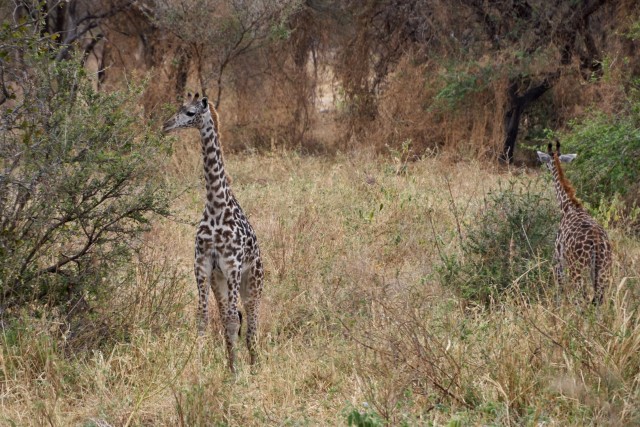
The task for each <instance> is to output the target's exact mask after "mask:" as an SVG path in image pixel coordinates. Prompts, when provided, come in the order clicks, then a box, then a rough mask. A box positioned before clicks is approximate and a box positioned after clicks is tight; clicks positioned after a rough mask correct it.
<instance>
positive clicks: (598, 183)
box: [564, 112, 640, 207]
mask: <svg viewBox="0 0 640 427" xmlns="http://www.w3.org/2000/svg"><path fill="white" fill-rule="evenodd" d="M564 142H565V143H566V144H565V148H564V152H565V153H569V152H572V153H573V152H575V153H577V154H578V157H576V160H575V161H574V162H573V163H572V166H571V167H570V168H567V175H568V176H569V178H570V179H571V181H572V182H573V184H574V186H575V187H576V189H577V191H578V194H579V195H580V198H582V199H583V200H585V201H587V202H589V203H590V204H591V205H593V206H598V205H600V203H601V202H602V201H604V200H612V199H614V198H615V196H616V194H618V195H620V196H621V197H622V199H623V200H624V201H625V202H626V203H627V206H628V207H632V206H633V205H636V206H637V205H639V204H640V203H639V202H640V186H639V184H638V183H640V167H638V163H639V162H640V126H638V121H637V119H634V117H633V116H624V115H622V116H619V117H612V116H608V115H605V114H604V113H600V112H596V113H594V114H592V115H591V116H590V117H588V118H586V119H584V120H582V121H579V122H573V123H572V124H571V132H570V133H569V134H568V135H566V136H565V138H564Z"/></svg>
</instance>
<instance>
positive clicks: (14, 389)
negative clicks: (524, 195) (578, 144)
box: [0, 143, 640, 426]
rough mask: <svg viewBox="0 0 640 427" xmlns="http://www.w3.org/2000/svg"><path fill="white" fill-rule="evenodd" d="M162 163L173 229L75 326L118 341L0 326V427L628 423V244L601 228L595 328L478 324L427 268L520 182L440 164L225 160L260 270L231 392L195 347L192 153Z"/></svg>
mask: <svg viewBox="0 0 640 427" xmlns="http://www.w3.org/2000/svg"><path fill="white" fill-rule="evenodd" d="M180 144H182V145H180ZM175 153H176V154H175V157H174V163H173V165H172V166H171V169H172V171H171V173H170V174H169V175H168V177H167V179H169V180H173V181H174V182H175V184H176V185H182V186H184V187H185V188H187V191H185V192H184V193H183V194H182V196H181V197H180V199H179V200H177V201H176V203H175V206H174V211H175V212H176V220H175V221H158V223H156V224H155V225H154V227H153V232H152V233H149V235H148V236H147V237H146V241H145V242H144V248H143V250H142V251H141V255H140V259H139V260H138V264H137V265H136V270H135V274H133V275H131V276H127V280H126V281H125V282H123V284H122V286H121V289H122V293H121V294H119V295H110V296H105V301H106V302H107V303H105V305H104V307H103V308H102V309H101V312H99V313H95V314H96V316H120V317H122V318H123V319H128V321H127V322H128V323H127V325H129V329H128V332H127V334H126V335H124V336H122V337H121V338H120V339H117V340H116V341H115V342H114V343H112V344H109V345H100V346H94V347H92V346H91V345H87V347H86V348H84V349H81V350H76V351H73V352H69V351H66V350H65V349H66V343H65V337H66V338H67V339H71V337H69V334H68V333H65V331H63V332H62V333H60V332H59V331H58V329H59V325H58V324H56V323H55V322H54V321H53V320H51V318H50V317H47V316H43V318H42V319H41V320H33V317H26V316H25V319H24V321H23V322H22V323H16V324H11V325H9V324H7V325H2V330H1V333H2V334H3V340H2V344H1V347H0V424H2V425H43V424H48V425H86V426H90V425H94V426H106V425H112V426H133V425H171V426H175V425H185V426H186V425H229V426H240V425H241V426H251V425H255V426H262V425H345V424H347V423H348V422H351V423H352V424H355V425H358V424H360V425H403V424H404V425H444V424H448V425H487V424H495V425H521V424H522V425H542V424H544V425H585V424H598V425H631V424H634V423H638V422H640V410H639V409H638V408H640V389H639V384H640V381H639V379H640V327H639V326H640V325H639V323H640V319H639V316H638V301H639V299H638V291H637V288H638V283H639V282H638V276H640V267H639V265H640V264H639V262H640V242H639V241H638V240H637V239H635V238H633V237H630V236H629V235H628V234H626V233H625V232H624V230H618V229H613V230H610V233H611V236H612V239H613V240H614V244H615V246H616V248H617V251H620V252H623V253H624V256H618V257H617V261H616V262H617V264H616V275H615V277H616V279H615V281H614V283H613V285H612V287H611V288H610V290H609V292H608V295H607V303H606V304H604V305H603V306H602V307H601V308H599V309H597V310H594V309H590V308H589V307H587V306H586V305H585V306H576V305H575V304H574V303H572V302H570V300H569V299H567V300H566V301H565V300H561V301H557V302H556V303H552V302H544V303H543V302H536V301H528V300H525V299H524V298H522V295H520V294H518V292H517V290H516V291H514V292H513V293H512V294H510V295H509V296H505V297H504V299H503V300H501V301H496V304H495V305H494V306H492V307H488V308H487V307H480V306H476V305H474V304H472V303H469V302H467V301H463V300H462V299H461V298H459V297H458V296H457V295H456V294H455V293H453V292H452V291H451V290H450V289H448V288H447V286H446V283H444V284H443V283H442V281H441V280H440V276H439V274H438V266H439V265H440V263H441V255H442V254H443V253H445V254H447V255H460V247H459V239H460V238H463V236H460V234H459V233H460V230H459V229H458V228H459V226H460V227H462V233H463V234H464V227H465V225H466V224H469V223H471V222H472V221H473V220H474V213H475V212H477V211H478V208H479V206H480V205H481V204H482V203H483V196H484V195H485V194H486V193H487V191H488V190H489V189H491V188H495V187H496V186H497V185H498V183H499V182H500V181H501V180H505V179H523V180H526V179H529V178H528V177H527V174H524V175H522V176H521V177H519V178H515V177H514V176H512V175H511V174H509V176H505V173H504V172H496V171H494V170H491V169H487V168H486V167H481V166H480V164H479V163H476V162H460V163H453V162H450V161H447V159H443V158H424V159H421V160H418V161H415V162H409V163H407V162H405V161H403V160H397V161H394V160H393V159H391V160H389V159H382V158H379V157H377V156H375V155H373V154H367V153H361V154H357V155H355V154H353V155H338V156H336V157H334V158H324V157H301V156H299V155H297V154H295V153H292V152H271V153H268V154H261V155H257V154H251V155H249V154H244V155H237V154H228V155H227V157H226V162H227V170H228V172H229V173H230V175H231V176H232V177H233V190H234V193H235V194H236V196H237V198H238V199H239V201H240V203H241V205H242V207H243V209H244V210H245V212H246V213H247V214H248V215H249V218H250V221H251V222H252V224H253V226H254V228H255V230H256V233H257V235H258V238H259V241H260V245H261V249H262V253H263V257H264V260H265V266H266V283H265V285H266V286H265V294H264V301H263V306H262V313H261V329H260V358H261V361H260V364H259V366H258V368H257V369H256V372H255V373H253V374H252V373H251V372H250V369H249V366H248V354H247V351H246V348H244V346H242V347H241V349H240V351H239V356H240V360H239V363H238V366H239V372H238V373H237V374H236V375H235V376H232V375H231V374H229V372H228V370H227V368H226V366H225V354H224V351H225V349H224V345H223V340H222V337H221V334H220V332H219V331H220V325H219V323H218V322H217V320H215V319H217V313H214V315H213V318H214V321H213V322H212V326H211V334H210V336H208V337H207V338H206V339H204V340H200V341H199V340H198V339H197V336H196V335H197V334H196V328H195V319H194V314H195V307H196V293H195V282H194V279H193V277H192V273H191V265H192V256H193V255H192V254H193V235H194V227H193V226H192V225H191V222H194V221H196V220H198V219H199V216H200V213H201V209H202V205H203V200H204V199H203V187H204V186H203V185H202V183H201V170H200V168H201V166H200V163H199V156H200V153H199V147H198V145H197V143H194V144H188V143H179V144H178V145H177V147H176V150H175ZM529 173H536V172H529ZM540 191H548V189H540ZM541 286H553V285H552V284H541ZM566 291H567V292H571V290H570V289H567V290H566ZM212 306H214V307H215V305H212ZM52 317H55V316H53V315H52ZM82 333H84V334H87V335H90V334H91V331H82ZM94 333H99V331H94ZM60 337H62V338H60ZM86 342H88V343H90V342H91V341H90V340H88V339H87V340H86ZM365 421H366V422H369V423H370V424H365Z"/></svg>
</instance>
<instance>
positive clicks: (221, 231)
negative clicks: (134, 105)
mask: <svg viewBox="0 0 640 427" xmlns="http://www.w3.org/2000/svg"><path fill="white" fill-rule="evenodd" d="M218 126H219V124H218V114H217V112H216V111H215V109H214V108H213V106H211V105H210V104H209V101H208V99H207V98H206V97H203V98H200V95H199V94H198V93H196V94H195V95H194V96H192V95H191V94H188V95H187V98H186V101H185V103H184V104H183V105H182V106H181V107H180V108H179V109H178V111H177V112H176V113H175V114H174V115H173V117H171V118H170V119H169V120H167V121H166V122H165V123H164V125H163V128H162V129H163V131H164V132H170V131H172V130H176V129H184V128H195V129H198V130H199V131H200V140H201V148H202V159H203V164H204V176H205V187H206V200H205V207H204V212H203V214H202V219H201V220H200V223H199V225H198V228H197V230H196V239H195V262H194V271H195V276H196V282H197V285H198V332H199V334H200V335H204V333H205V332H206V329H207V326H208V324H209V308H208V301H209V289H213V293H214V295H215V298H216V301H217V303H218V310H219V313H220V318H221V320H222V324H223V325H224V337H225V343H226V347H227V355H228V361H229V369H230V370H231V371H232V372H234V371H235V362H236V340H237V338H238V336H239V334H240V324H241V321H242V316H241V315H240V312H239V311H238V302H239V299H242V304H243V306H244V309H245V312H246V318H247V332H246V340H247V347H248V349H249V355H250V362H251V364H252V365H253V364H254V363H255V362H256V361H257V340H258V336H257V333H258V311H259V307H260V298H261V295H262V289H263V286H264V285H263V281H264V270H263V265H262V259H261V257H260V248H259V247H258V239H257V238H256V235H255V233H254V231H253V228H252V227H251V224H250V223H249V220H248V219H247V216H246V215H245V214H244V212H243V211H242V208H241V207H240V204H239V203H238V201H237V200H236V198H235V196H234V195H233V192H232V191H231V187H230V183H229V179H228V177H227V174H226V172H225V168H224V161H223V157H222V148H221V146H220V134H219V128H218Z"/></svg>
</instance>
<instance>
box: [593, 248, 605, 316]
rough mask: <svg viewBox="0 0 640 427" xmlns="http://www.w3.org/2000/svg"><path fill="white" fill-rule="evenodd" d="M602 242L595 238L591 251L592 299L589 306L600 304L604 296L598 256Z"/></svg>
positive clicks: (600, 264)
mask: <svg viewBox="0 0 640 427" xmlns="http://www.w3.org/2000/svg"><path fill="white" fill-rule="evenodd" d="M602 244H603V242H602V241H601V240H600V238H597V240H596V242H595V245H594V247H593V250H592V251H591V280H592V282H593V299H592V300H591V304H593V305H600V304H602V299H603V294H604V283H602V277H601V276H602V259H601V257H600V256H599V255H598V254H599V253H600V250H601V248H600V246H601V245H602Z"/></svg>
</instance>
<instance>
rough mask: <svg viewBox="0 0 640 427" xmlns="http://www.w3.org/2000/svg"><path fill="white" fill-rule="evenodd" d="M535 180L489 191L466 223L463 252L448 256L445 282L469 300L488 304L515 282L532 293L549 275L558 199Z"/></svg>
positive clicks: (443, 276)
mask: <svg viewBox="0 0 640 427" xmlns="http://www.w3.org/2000/svg"><path fill="white" fill-rule="evenodd" d="M537 184H538V182H537V181H533V182H531V181H530V182H526V183H524V184H519V183H517V182H514V181H511V182H509V184H508V185H506V186H505V188H499V189H498V190H497V191H494V192H490V193H489V194H488V195H487V198H486V200H485V203H484V206H483V207H482V208H481V209H480V210H479V212H477V214H476V215H475V219H474V221H473V222H472V223H471V224H470V225H469V226H468V227H467V230H466V235H465V236H464V238H463V239H462V243H461V254H460V256H457V257H455V256H454V257H448V258H445V259H444V260H443V261H444V262H443V265H442V266H441V268H440V273H441V280H442V282H443V284H444V285H445V286H448V287H450V288H452V289H454V290H455V291H456V292H458V293H459V294H460V295H461V296H462V297H464V298H467V299H469V300H473V301H477V302H482V303H485V304H486V303H489V302H490V301H491V300H492V299H495V298H497V297H499V296H500V295H501V294H502V293H504V292H505V291H506V290H508V289H510V288H511V287H512V286H514V285H517V286H518V287H519V288H520V289H521V290H523V291H524V292H526V293H529V294H531V295H534V294H535V292H536V290H537V289H538V287H539V284H540V283H544V282H547V281H548V280H549V279H550V278H551V276H552V275H551V272H552V268H551V265H550V263H549V262H546V261H548V260H550V259H551V255H552V252H553V242H554V239H555V232H556V229H557V226H558V223H559V220H560V217H559V211H558V209H557V207H556V202H555V200H554V199H552V198H551V197H549V196H547V195H545V194H544V193H541V192H540V191H537V189H536V187H539V186H538V185H537Z"/></svg>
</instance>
